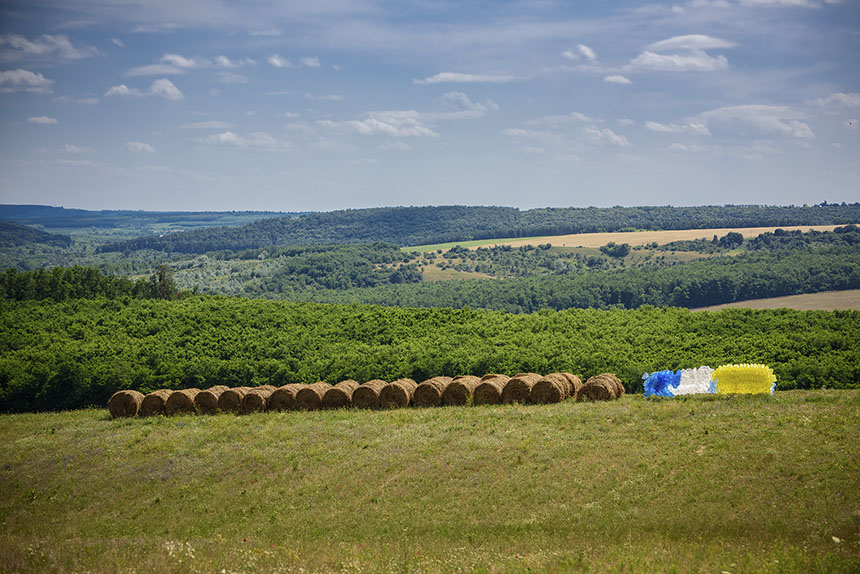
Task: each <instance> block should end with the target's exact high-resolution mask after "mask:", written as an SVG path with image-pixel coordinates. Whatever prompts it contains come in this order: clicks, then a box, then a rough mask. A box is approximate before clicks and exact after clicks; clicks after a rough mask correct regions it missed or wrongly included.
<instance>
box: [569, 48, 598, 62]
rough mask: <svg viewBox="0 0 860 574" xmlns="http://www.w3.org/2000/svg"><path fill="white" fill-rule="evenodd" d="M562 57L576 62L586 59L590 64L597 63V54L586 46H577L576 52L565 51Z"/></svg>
mask: <svg viewBox="0 0 860 574" xmlns="http://www.w3.org/2000/svg"><path fill="white" fill-rule="evenodd" d="M561 55H562V57H564V58H566V59H568V60H571V61H574V62H575V61H577V60H580V59H582V58H585V59H586V60H588V61H589V62H596V61H597V54H595V53H594V50H592V49H591V48H589V47H588V46H586V45H585V44H577V45H576V49H575V50H565V51H564V52H562V53H561Z"/></svg>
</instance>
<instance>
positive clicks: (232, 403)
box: [218, 387, 251, 414]
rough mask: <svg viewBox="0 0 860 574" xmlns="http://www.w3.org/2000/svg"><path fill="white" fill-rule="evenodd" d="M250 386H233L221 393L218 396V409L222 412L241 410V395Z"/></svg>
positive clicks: (249, 388) (237, 412)
mask: <svg viewBox="0 0 860 574" xmlns="http://www.w3.org/2000/svg"><path fill="white" fill-rule="evenodd" d="M250 390H251V387H233V388H232V389H227V390H226V391H223V392H222V393H221V396H220V397H218V410H219V411H221V412H222V413H235V414H239V413H240V412H242V397H244V396H245V395H246V394H247V393H248V391H250Z"/></svg>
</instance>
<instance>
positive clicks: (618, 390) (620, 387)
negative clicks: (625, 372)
mask: <svg viewBox="0 0 860 574" xmlns="http://www.w3.org/2000/svg"><path fill="white" fill-rule="evenodd" d="M597 377H599V378H600V379H601V380H604V381H607V382H608V383H609V384H610V385H612V388H613V389H614V390H615V398H616V399H617V398H619V397H621V396H622V395H624V392H625V391H624V384H623V383H622V382H621V381H620V380H619V379H618V377H616V376H615V375H614V374H613V373H601V374H599V375H597ZM592 378H595V377H592Z"/></svg>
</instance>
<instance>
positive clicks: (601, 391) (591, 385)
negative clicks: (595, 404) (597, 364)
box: [576, 373, 623, 401]
mask: <svg viewBox="0 0 860 574" xmlns="http://www.w3.org/2000/svg"><path fill="white" fill-rule="evenodd" d="M619 387H621V388H623V386H622V385H621V381H619V380H618V377H616V376H615V375H613V374H611V373H603V374H600V375H595V376H593V377H591V378H589V379H588V380H587V381H585V384H584V385H582V388H581V389H580V391H579V394H578V395H577V397H576V399H577V400H580V401H583V400H585V401H611V400H615V399H617V398H618V397H620V396H621V395H620V392H621V391H620V390H619Z"/></svg>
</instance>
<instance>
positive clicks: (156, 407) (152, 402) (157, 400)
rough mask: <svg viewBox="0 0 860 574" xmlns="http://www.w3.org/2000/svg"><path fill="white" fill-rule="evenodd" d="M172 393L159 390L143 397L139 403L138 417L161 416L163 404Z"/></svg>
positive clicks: (166, 390) (167, 390)
mask: <svg viewBox="0 0 860 574" xmlns="http://www.w3.org/2000/svg"><path fill="white" fill-rule="evenodd" d="M172 392H173V391H171V390H170V389H159V390H157V391H153V392H151V393H149V394H148V395H146V396H145V397H143V401H142V402H141V403H140V416H142V417H153V416H155V415H163V414H164V404H165V403H166V402H167V399H168V398H169V397H170V394H171V393H172Z"/></svg>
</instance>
